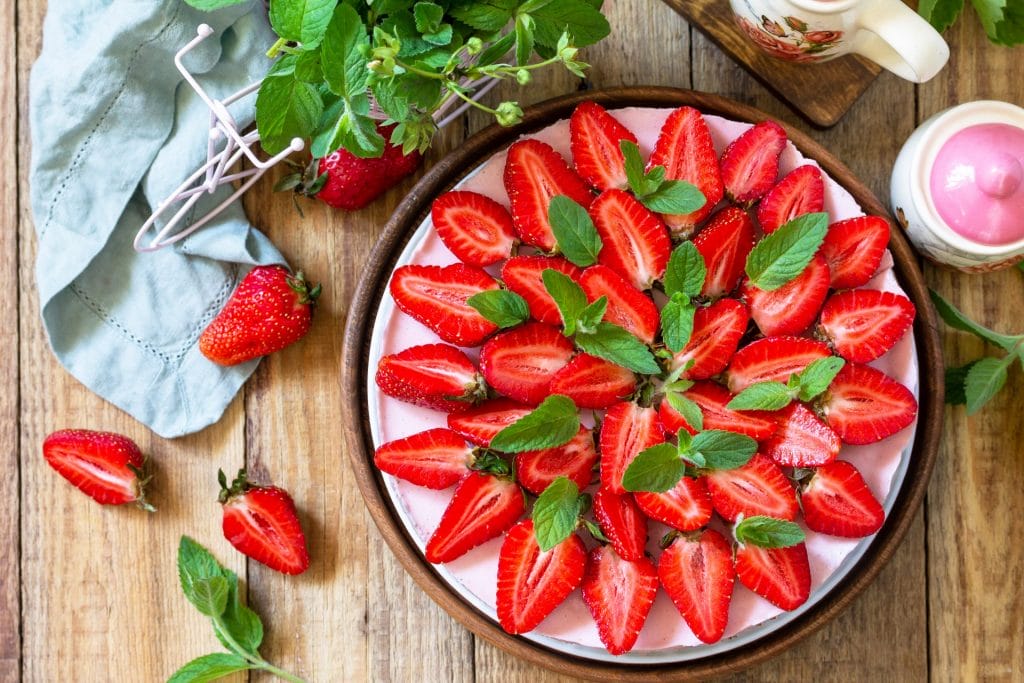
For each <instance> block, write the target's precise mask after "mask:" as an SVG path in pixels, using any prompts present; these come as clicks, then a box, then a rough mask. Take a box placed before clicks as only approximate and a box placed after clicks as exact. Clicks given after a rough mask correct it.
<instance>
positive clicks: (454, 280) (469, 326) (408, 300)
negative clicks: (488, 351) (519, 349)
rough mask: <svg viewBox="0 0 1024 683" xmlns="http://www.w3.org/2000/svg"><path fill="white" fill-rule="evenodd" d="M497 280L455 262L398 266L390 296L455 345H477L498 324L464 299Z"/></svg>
mask: <svg viewBox="0 0 1024 683" xmlns="http://www.w3.org/2000/svg"><path fill="white" fill-rule="evenodd" d="M498 288H499V285H498V281H497V280H495V279H494V278H492V277H491V276H490V275H488V274H487V273H485V272H484V271H483V270H481V269H480V268H476V267H473V266H467V265H465V264H462V263H455V264H452V265H450V266H445V267H443V268H442V267H441V266H417V265H409V266H401V267H400V268H396V269H395V272H394V274H393V275H392V276H391V296H392V297H394V299H395V305H397V306H398V308H399V309H400V310H401V311H402V312H403V313H405V314H406V315H408V316H410V317H412V318H414V319H415V320H418V321H419V322H421V323H422V324H423V325H425V326H427V327H428V328H430V329H431V330H433V331H434V332H436V333H437V336H439V337H440V338H441V339H442V340H444V341H446V342H448V343H449V344H455V345H457V346H480V344H482V343H483V341H484V339H486V338H487V337H488V336H490V335H491V334H493V333H494V332H495V331H497V329H498V326H497V325H495V324H494V323H492V322H491V321H490V320H488V319H487V318H485V317H483V316H482V315H480V313H479V312H478V311H477V310H476V309H475V308H473V307H471V306H469V305H467V304H466V299H468V298H469V297H471V296H473V295H474V294H479V293H480V292H486V291H488V290H491V289H498Z"/></svg>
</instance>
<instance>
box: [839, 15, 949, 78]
mask: <svg viewBox="0 0 1024 683" xmlns="http://www.w3.org/2000/svg"><path fill="white" fill-rule="evenodd" d="M865 5H866V6H865V7H864V8H863V10H862V11H861V13H860V16H859V19H858V23H859V28H860V29H862V30H860V31H858V32H857V34H856V37H855V38H854V42H853V44H852V48H853V51H854V52H856V53H857V54H859V55H862V56H864V57H867V58H868V59H870V60H871V61H873V62H875V63H876V64H878V65H879V66H882V67H884V68H886V69H888V70H889V71H891V72H893V73H894V74H896V75H897V76H899V77H900V78H905V79H907V80H908V81H913V82H914V83H924V82H925V81H928V80H931V79H932V77H934V76H935V75H936V74H937V73H939V71H941V70H942V67H943V66H945V65H946V62H947V61H948V60H949V46H948V45H947V44H946V41H945V40H943V39H942V36H941V35H940V34H939V32H938V31H936V30H935V29H934V28H932V26H931V24H929V23H928V22H927V21H926V20H925V19H924V18H923V17H921V16H920V15H919V14H917V12H915V11H914V10H912V9H910V8H909V7H907V6H906V5H904V4H903V3H902V2H900V0H869V2H867V3H865Z"/></svg>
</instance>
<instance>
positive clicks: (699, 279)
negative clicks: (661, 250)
mask: <svg viewBox="0 0 1024 683" xmlns="http://www.w3.org/2000/svg"><path fill="white" fill-rule="evenodd" d="M707 273H708V269H707V266H706V265H705V264H704V257H703V256H702V255H701V253H700V252H699V251H697V247H695V246H694V244H693V242H690V241H686V242H683V243H682V244H680V245H679V246H678V247H676V248H675V249H674V250H672V255H671V256H670V257H669V259H668V266H667V267H666V268H665V275H664V278H663V283H664V285H665V294H666V295H668V296H669V297H670V298H671V297H672V296H673V295H674V294H675V293H676V292H681V293H683V294H685V295H686V296H689V297H694V296H697V295H698V294H700V290H701V288H702V287H703V286H704V279H705V278H706V277H707Z"/></svg>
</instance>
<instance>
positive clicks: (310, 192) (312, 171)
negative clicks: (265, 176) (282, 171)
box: [274, 158, 328, 197]
mask: <svg viewBox="0 0 1024 683" xmlns="http://www.w3.org/2000/svg"><path fill="white" fill-rule="evenodd" d="M293 165H294V166H298V164H293ZM327 178H328V174H327V172H326V171H325V172H323V173H320V159H317V158H313V159H311V160H310V162H309V163H308V164H306V166H305V167H303V168H302V170H301V171H296V172H295V173H289V174H288V175H286V176H284V177H282V178H281V179H280V180H278V181H277V183H275V184H274V192H289V191H291V192H294V193H295V194H300V195H302V196H304V197H315V196H316V195H317V193H319V192H320V190H322V189H324V185H326V184H327Z"/></svg>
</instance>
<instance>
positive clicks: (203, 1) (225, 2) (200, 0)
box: [185, 0, 251, 12]
mask: <svg viewBox="0 0 1024 683" xmlns="http://www.w3.org/2000/svg"><path fill="white" fill-rule="evenodd" d="M185 2H186V3H187V4H188V5H189V6H191V7H195V8H196V9H198V10H202V11H204V12H212V11H213V10H218V9H221V8H222V7H231V6H232V5H241V4H243V3H246V2H251V0H185Z"/></svg>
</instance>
